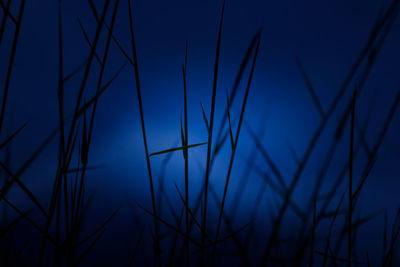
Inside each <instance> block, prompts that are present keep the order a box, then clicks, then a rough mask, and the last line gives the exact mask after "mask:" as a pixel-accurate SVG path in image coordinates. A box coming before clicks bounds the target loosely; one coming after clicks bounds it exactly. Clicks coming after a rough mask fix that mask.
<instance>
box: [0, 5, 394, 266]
mask: <svg viewBox="0 0 400 267" xmlns="http://www.w3.org/2000/svg"><path fill="white" fill-rule="evenodd" d="M16 2H18V1H16ZM96 4H97V8H98V10H100V8H101V7H102V5H103V1H96ZM388 4H389V1H382V0H379V1H378V0H367V1H366V0H363V1H361V0H357V1H356V0H354V1H347V0H335V1H333V0H331V1H311V0H303V1H296V0H291V1H290V0H282V1H262V0H247V1H239V0H230V1H227V6H226V13H225V21H224V26H223V35H222V52H221V62H220V78H219V81H218V89H217V90H218V92H217V111H216V119H217V123H218V122H219V121H220V119H221V117H222V115H223V111H224V108H225V105H226V98H225V93H226V90H227V89H230V88H231V87H232V85H233V82H234V78H235V74H236V72H237V69H238V67H239V64H240V62H241V59H242V56H243V55H244V53H245V51H246V48H247V46H248V44H249V42H250V40H251V38H252V37H253V35H254V34H255V32H256V31H257V30H258V29H259V28H260V26H261V27H262V42H261V47H260V52H259V57H258V60H257V64H256V70H255V74H254V80H253V84H252V87H251V91H250V96H249V103H248V109H247V110H246V115H245V121H246V123H248V124H249V125H251V126H252V128H253V129H254V130H256V131H257V130H258V129H262V128H265V135H264V137H263V138H262V140H263V143H264V144H265V147H266V148H267V149H268V151H269V152H270V154H271V155H272V156H273V158H274V160H275V162H276V163H277V165H278V167H279V169H280V170H281V172H282V173H283V174H284V175H285V177H288V181H287V183H289V180H290V179H291V177H292V176H293V173H294V171H295V167H296V162H295V161H294V160H293V157H292V155H291V153H290V149H289V146H288V144H289V143H290V144H292V145H293V147H294V150H295V151H296V152H297V154H298V155H300V156H301V155H302V154H303V153H304V151H305V149H306V147H307V145H308V143H309V141H310V138H311V135H312V133H313V131H314V130H315V129H316V127H317V125H318V123H319V122H320V118H319V115H318V113H317V110H316V109H315V107H314V104H313V102H312V99H311V97H310V95H309V93H308V91H307V89H306V86H305V84H304V82H303V80H302V77H301V75H300V72H299V70H298V69H297V67H296V64H295V63H294V57H295V56H298V57H299V58H300V59H301V61H302V63H303V65H304V67H305V69H306V70H307V72H308V74H309V76H310V78H311V81H312V82H313V85H314V87H315V89H316V92H317V94H318V96H319V98H320V100H321V103H322V105H323V106H324V107H327V106H329V105H330V104H331V102H332V100H333V96H334V95H335V94H336V92H337V91H338V89H339V87H340V85H341V83H342V81H343V79H344V77H345V76H346V74H347V73H348V72H349V70H350V68H351V67H352V64H353V62H354V61H355V60H356V58H357V56H358V54H359V53H360V51H361V49H362V47H363V45H364V44H365V42H366V40H367V38H368V36H369V33H370V30H371V28H372V26H373V23H374V21H375V17H376V15H377V14H378V13H379V11H380V10H381V8H382V6H387V5H388ZM14 5H15V6H14V8H13V11H14V13H16V11H17V5H16V4H15V3H14ZM133 6H134V22H135V31H136V42H137V52H138V64H139V66H140V74H141V76H140V78H141V83H142V87H143V88H142V89H143V102H144V113H145V122H146V127H147V131H148V141H149V150H150V152H156V151H160V150H163V149H167V148H169V147H171V146H172V145H178V144H179V142H180V118H181V114H182V112H183V86H182V73H181V66H182V63H183V60H184V51H185V41H186V40H188V43H189V50H188V51H189V53H188V105H189V125H188V127H189V143H200V142H206V141H207V133H206V128H205V126H204V123H203V118H202V113H201V108H200V102H201V103H202V104H203V105H204V107H205V110H206V112H207V113H208V112H209V109H210V104H211V89H212V75H213V63H214V59H215V48H216V39H217V31H218V23H219V18H220V12H221V7H222V1H207V0H204V1H177V0H171V1H160V0H157V1H155V0H137V1H134V3H133ZM2 15H3V14H2ZM63 16H64V20H63V23H64V48H65V51H64V56H65V71H66V72H67V73H68V72H69V71H71V70H72V69H73V68H74V67H75V66H77V65H78V64H79V63H81V62H82V60H83V59H84V58H85V57H87V55H88V53H89V51H90V50H89V47H88V46H87V44H86V43H85V40H84V38H83V36H82V33H81V31H80V29H79V25H78V23H77V18H80V19H81V20H82V22H83V25H84V26H85V27H86V29H87V31H88V33H89V36H90V37H91V38H93V36H94V30H95V27H96V23H95V20H94V17H93V16H92V14H91V12H90V9H89V5H88V4H87V3H86V1H78V0H75V1H64V3H63ZM110 18H111V12H110V14H108V17H107V19H108V20H110ZM128 23H129V22H128V11H127V3H126V1H121V4H120V8H119V14H118V19H117V22H116V28H115V31H114V33H115V35H116V36H117V37H118V39H119V41H120V42H121V44H122V45H123V47H124V48H125V49H126V50H127V51H130V43H129V42H130V39H129V24H128ZM399 34H400V25H399V21H398V20H396V22H395V24H394V26H393V29H392V31H391V33H390V34H389V36H388V38H387V41H386V43H385V45H384V46H383V48H382V51H381V53H380V54H379V56H378V58H377V62H376V66H375V67H374V69H373V71H372V73H371V76H370V77H369V79H368V80H367V84H366V87H365V90H364V92H363V93H362V94H361V95H360V96H359V98H358V102H357V114H356V115H357V118H358V119H359V121H360V122H361V123H364V121H365V119H366V113H367V110H368V109H369V107H370V105H371V104H373V105H374V108H373V113H372V116H371V118H370V119H369V122H368V123H369V127H368V130H367V140H368V142H369V143H370V144H371V146H372V144H374V143H375V141H376V138H377V133H378V131H379V129H380V127H381V126H382V123H383V119H384V118H385V116H386V114H387V112H388V109H389V106H390V104H391V103H392V102H391V101H392V99H393V97H394V95H395V94H396V92H397V90H398V87H399V83H398V81H399V78H398V71H399V69H400V68H399V66H400V53H399V50H398V48H399V47H400V38H399V36H400V35H399ZM11 36H12V31H7V32H6V35H5V41H4V42H3V44H2V47H1V53H0V60H1V64H0V84H3V83H4V79H5V75H4V73H5V72H6V67H7V64H5V63H6V62H7V60H6V59H7V58H8V57H7V55H8V53H9V52H8V51H9V48H10V46H11ZM57 38H58V37H57V1H53V0H36V1H28V2H27V5H26V13H25V14H24V18H23V23H22V29H21V38H20V42H19V45H18V51H17V57H16V63H15V69H14V71H13V76H12V85H11V89H10V98H9V105H8V107H7V112H6V123H5V125H6V128H7V129H9V131H11V129H16V128H17V127H19V126H20V125H21V124H22V123H24V122H26V121H29V123H28V125H27V127H26V129H24V131H23V132H22V133H21V134H20V135H19V136H18V137H17V138H16V139H15V142H13V143H12V150H11V151H12V161H11V166H10V168H11V169H17V168H18V167H19V166H20V164H21V163H22V162H23V161H24V160H26V158H27V157H28V156H29V155H30V153H32V151H33V150H34V149H35V148H36V147H37V146H38V145H39V144H40V143H41V142H42V140H44V138H45V137H46V136H47V134H49V133H50V132H51V131H52V130H53V129H54V128H56V127H57V125H58V113H57V112H58V103H57V82H58V80H57V79H58V78H57V71H58V48H57V47H58V45H57V41H58V39H57ZM105 38H106V34H105V31H103V35H102V39H101V40H102V41H101V42H100V43H101V44H102V45H100V49H99V51H102V49H103V43H104V41H105ZM110 55H111V56H110V61H109V65H108V67H107V69H106V79H109V78H110V77H111V76H112V75H113V74H114V73H115V72H116V71H117V69H118V68H119V67H120V66H121V65H122V64H123V63H124V61H125V59H124V57H123V56H122V55H121V53H120V52H119V50H118V48H117V47H116V46H115V45H114V44H113V45H112V50H111V54H110ZM81 75H82V74H79V75H78V76H77V77H75V78H74V79H73V80H71V81H70V82H69V83H68V84H67V85H66V88H65V95H66V104H65V106H66V113H67V114H68V113H69V112H72V110H73V109H72V108H73V107H74V105H73V103H74V101H75V97H76V93H77V90H78V85H79V81H80V79H79V77H81ZM90 78H91V79H90V81H89V85H90V86H91V88H90V87H88V88H90V89H89V90H88V91H87V92H86V94H85V97H86V99H88V98H90V96H91V95H92V94H93V93H94V90H93V86H94V85H95V79H96V76H95V75H92V76H91V77H90ZM353 86H354V83H351V86H350V89H352V88H353ZM135 90H136V88H135V84H134V75H133V71H132V69H131V67H130V66H129V65H128V66H127V67H126V68H125V69H124V71H123V72H122V73H121V75H120V76H119V77H118V79H117V80H116V81H115V83H114V84H113V85H112V87H111V88H110V89H109V90H108V91H107V92H106V93H105V94H104V96H103V97H102V98H101V99H100V102H99V109H98V114H97V118H96V121H95V128H94V136H93V138H94V139H93V144H92V146H91V151H90V156H89V165H101V166H103V168H101V169H98V170H94V171H90V172H89V175H88V178H87V188H88V191H89V192H94V191H96V192H97V193H96V197H95V199H94V202H93V206H92V209H91V210H90V213H89V214H90V216H89V217H88V221H87V223H86V225H87V226H88V227H91V226H92V227H94V226H95V225H97V223H100V222H101V221H102V220H104V219H105V218H106V216H107V215H109V214H110V213H111V212H112V211H113V210H114V209H115V208H116V207H119V206H122V209H121V211H120V212H119V214H118V216H117V217H116V218H115V219H114V220H113V221H112V222H111V223H110V225H109V226H108V227H107V228H108V231H107V232H106V234H105V236H104V238H103V239H102V240H101V241H100V243H99V245H98V246H97V247H96V248H95V250H94V252H93V254H92V256H93V255H94V254H96V255H97V256H96V259H100V258H101V261H102V262H103V263H106V262H111V261H114V260H115V259H116V258H118V259H120V260H121V262H124V261H125V259H128V258H129V257H128V250H129V249H130V247H129V246H133V244H134V242H135V240H136V238H137V232H138V231H137V229H135V228H134V226H133V225H134V219H133V218H132V216H131V208H130V206H134V200H136V201H138V202H139V203H142V204H143V205H144V206H146V207H147V208H149V209H150V208H151V202H150V192H149V186H148V179H147V172H146V169H145V168H144V166H145V164H146V163H145V154H144V148H143V143H142V137H141V128H140V121H139V109H138V102H137V97H136V91H135ZM243 92H244V86H243V84H242V87H241V88H240V95H239V96H240V98H237V101H236V102H235V103H234V104H233V118H234V120H235V121H237V118H238V115H239V112H238V110H239V109H240V103H241V102H240V101H241V98H242V96H243ZM350 97H351V90H348V91H347V93H346V95H345V98H344V99H345V101H342V102H341V103H340V105H339V110H340V112H337V113H335V114H336V115H334V116H333V119H332V120H331V123H330V124H329V125H328V127H327V129H326V130H325V131H324V135H323V137H322V139H321V141H320V142H319V144H318V147H317V149H316V151H315V153H313V157H312V159H311V161H310V164H309V165H308V167H307V168H306V170H305V172H304V174H303V176H302V179H301V181H300V184H299V186H298V188H297V189H296V191H295V193H294V196H293V198H294V200H295V201H297V202H298V203H299V204H300V205H302V204H304V203H305V201H308V199H309V197H310V195H309V194H310V189H309V188H310V187H311V185H312V184H313V182H312V181H314V179H315V176H316V174H317V171H318V170H319V168H318V166H320V164H321V163H322V159H323V157H322V156H323V155H324V153H326V150H327V146H328V144H329V142H330V140H331V138H332V135H333V133H334V130H335V127H334V126H335V124H336V123H337V119H338V118H339V115H340V114H341V113H342V110H344V108H345V106H346V103H347V102H348V100H349V99H350ZM399 117H400V116H399V114H396V116H395V119H394V120H393V122H392V125H391V127H390V129H389V132H388V135H387V138H386V140H385V142H384V144H383V147H382V149H381V151H380V153H379V155H378V159H377V162H376V165H375V166H374V169H373V171H372V173H371V176H370V178H369V179H368V180H367V183H366V185H365V188H364V190H363V193H362V194H361V204H360V209H359V212H360V214H369V213H371V212H373V211H376V210H381V209H385V208H386V209H387V210H388V212H389V215H390V216H389V218H390V219H393V217H394V216H393V215H394V213H395V211H396V208H397V207H398V204H399V200H400V198H399V195H398V188H399V186H400V182H399V179H398V174H399V172H398V171H399V169H398V165H399V163H400V157H399V156H400V153H399V148H400V142H399V139H398V134H399V132H400V127H399V122H400V121H399ZM235 125H236V124H235ZM235 128H236V126H235ZM348 139H349V138H348V128H346V132H345V135H344V137H343V140H344V141H342V142H341V143H340V147H339V149H338V152H337V153H336V154H335V160H334V162H333V165H332V166H331V168H330V169H329V173H330V175H328V178H327V179H328V180H327V183H326V184H325V185H326V188H328V186H329V181H330V180H329V179H333V177H335V174H337V173H338V170H339V169H340V166H342V164H343V163H344V162H345V161H346V160H347V158H348V141H347V140H348ZM252 147H253V142H252V139H251V137H250V136H249V135H248V132H247V131H246V130H243V131H242V132H241V136H240V138H239V152H238V156H237V158H236V160H235V163H234V169H233V176H232V183H231V187H230V188H229V192H228V199H227V203H228V204H227V210H230V209H232V207H231V206H230V205H229V203H230V202H232V201H233V199H232V196H233V195H234V194H233V193H234V192H235V191H236V190H239V189H238V187H237V185H238V183H239V181H240V179H241V174H242V170H243V169H244V167H245V166H246V162H247V158H248V157H249V153H250V151H252V150H251V148H252ZM57 148H58V147H57V143H56V142H53V143H52V145H51V146H49V147H48V148H47V149H46V150H45V152H44V153H43V154H42V155H41V156H40V158H38V160H37V161H36V163H35V164H34V165H33V167H32V168H30V169H29V171H28V172H27V173H26V174H24V176H23V181H24V182H25V183H26V184H27V185H28V186H29V187H30V188H31V189H32V191H33V192H35V194H36V195H38V196H39V198H40V199H41V200H42V201H43V203H47V202H48V201H49V194H48V193H49V190H50V189H51V185H52V181H53V178H54V174H55V171H56V166H57V151H58V150H57ZM205 155H206V146H203V147H198V148H194V149H192V150H191V154H190V167H191V168H190V188H191V192H192V193H193V194H194V195H196V196H197V194H198V192H199V188H200V186H201V184H202V182H203V171H204V168H205ZM229 155H230V149H229V146H228V145H226V146H224V150H223V151H222V153H221V154H220V155H219V157H218V159H217V162H216V164H215V166H214V168H213V170H212V174H211V181H212V184H213V185H215V186H216V188H217V190H218V192H220V194H221V195H222V189H223V184H224V182H225V176H226V169H227V165H228V159H229ZM256 157H257V158H255V156H254V154H252V155H251V156H250V158H251V159H252V160H255V161H256V164H257V165H258V166H261V167H263V168H264V169H268V168H267V165H266V163H265V162H264V161H263V160H262V158H261V157H260V156H259V155H257V156H256ZM163 158H164V156H158V157H154V158H152V164H153V173H154V176H155V180H156V187H157V186H158V184H159V181H158V180H157V177H158V175H159V173H160V166H161V165H160V164H161V162H162V159H163ZM363 163H365V157H363V156H360V157H359V158H357V160H356V167H355V168H356V170H355V176H356V181H358V180H359V177H357V175H360V173H359V171H358V170H359V169H361V167H360V166H362V164H363ZM358 167H359V168H358ZM183 171H184V164H183V157H182V153H181V152H175V153H174V155H173V156H172V158H171V161H170V163H169V165H168V167H167V178H166V188H167V189H166V190H167V192H168V194H169V195H170V196H171V198H172V199H173V200H174V203H175V205H176V207H177V209H176V210H177V211H180V208H181V203H180V200H179V198H178V195H177V194H176V190H175V187H174V182H176V183H177V184H178V185H179V186H180V188H181V189H182V190H183V188H184V186H183V185H184V172H183ZM331 176H332V177H331ZM247 179H248V181H249V182H248V184H247V186H246V188H245V189H243V190H245V191H244V194H245V196H246V197H245V198H243V202H242V203H241V204H240V206H239V208H240V211H239V216H238V217H237V220H235V225H237V226H240V225H243V223H245V222H247V221H248V218H249V216H248V215H249V214H248V212H247V211H248V210H250V207H252V206H254V201H255V193H254V192H255V191H256V190H257V189H258V187H259V186H260V185H261V184H262V179H260V177H259V176H258V175H257V174H255V173H253V174H252V175H250V176H248V177H247ZM341 189H342V190H341V191H340V192H338V194H337V196H338V197H339V196H340V195H341V194H342V193H343V192H344V190H345V185H344V184H343V185H342V187H341ZM323 191H324V190H323ZM9 198H10V200H12V201H14V203H15V204H17V205H18V206H20V207H29V206H30V204H29V200H28V199H27V198H25V197H24V196H23V194H22V193H21V192H20V191H19V190H18V189H17V188H15V189H14V190H12V191H11V192H10V193H9ZM274 199H278V202H280V201H281V199H280V198H279V197H277V196H276V194H275V193H274V192H273V190H270V189H267V191H266V193H265V196H264V197H263V198H262V203H261V212H260V214H259V216H258V220H257V223H259V224H260V225H259V226H260V230H259V231H260V232H262V229H263V228H262V227H261V225H262V223H263V222H265V221H268V218H269V217H268V216H269V214H270V213H269V211H268V209H270V206H271V205H273V203H274V201H275V200H274ZM192 200H193V201H194V197H193V198H192ZM210 203H213V204H212V206H211V210H212V211H214V212H215V211H216V207H215V205H214V202H213V201H212V200H210ZM334 203H335V205H336V201H335V202H334ZM192 204H193V203H192ZM134 214H136V216H139V217H140V218H141V220H142V221H143V222H145V223H146V224H147V227H146V229H147V232H148V231H149V230H150V229H152V226H151V225H152V224H151V223H152V220H151V217H149V216H148V215H145V214H144V213H142V212H141V211H139V210H136V211H135V212H134ZM289 214H290V213H289ZM165 217H166V218H169V219H171V217H170V215H168V212H167V211H165ZM285 218H286V220H287V221H288V222H290V224H296V223H298V221H296V219H295V218H294V217H293V215H288V216H287V217H285ZM382 228H383V216H379V217H377V218H375V219H374V220H372V221H371V222H370V223H369V224H367V225H365V226H364V227H362V228H360V233H361V237H360V239H361V240H362V241H364V242H361V241H360V242H359V243H360V244H359V249H360V254H362V255H364V254H365V250H368V251H369V252H370V254H371V258H372V259H373V260H378V257H380V256H379V255H380V254H379V253H380V252H379V253H376V254H374V251H376V250H377V244H378V243H379V246H378V247H379V248H380V244H381V238H382V235H381V233H382V231H383V229H382ZM146 239H148V240H150V236H149V235H148V236H146ZM101 252H103V253H102V254H100V253H101ZM342 252H343V253H344V252H345V250H343V251H342ZM148 253H150V252H148Z"/></svg>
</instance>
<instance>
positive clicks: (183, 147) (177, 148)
mask: <svg viewBox="0 0 400 267" xmlns="http://www.w3.org/2000/svg"><path fill="white" fill-rule="evenodd" d="M205 144H207V142H204V143H199V144H193V145H188V146H180V147H174V148H170V149H167V150H162V151H159V152H154V153H151V154H150V156H155V155H161V154H166V153H170V152H174V151H178V150H184V149H189V148H193V147H197V146H202V145H205Z"/></svg>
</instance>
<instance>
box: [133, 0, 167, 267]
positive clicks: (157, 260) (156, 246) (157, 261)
mask: <svg viewBox="0 0 400 267" xmlns="http://www.w3.org/2000/svg"><path fill="white" fill-rule="evenodd" d="M128 9H129V22H130V23H129V26H130V35H131V46H132V55H133V59H134V61H135V63H136V64H135V65H134V68H133V69H134V72H135V81H136V92H137V97H138V102H139V111H140V122H141V125H142V136H143V143H144V150H145V153H146V163H147V171H148V175H149V184H150V193H151V202H152V208H153V215H154V216H153V222H154V233H155V239H154V253H155V257H154V258H155V265H156V266H160V265H161V259H160V256H161V255H160V254H161V246H160V233H159V226H158V221H157V209H156V199H155V194H154V184H153V176H152V173H151V164H150V156H149V150H148V146H147V138H146V128H145V124H144V114H143V102H142V93H141V86H140V79H139V77H140V76H139V67H138V65H139V62H138V58H137V55H136V44H135V35H134V30H133V18H132V7H131V1H130V0H128Z"/></svg>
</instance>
